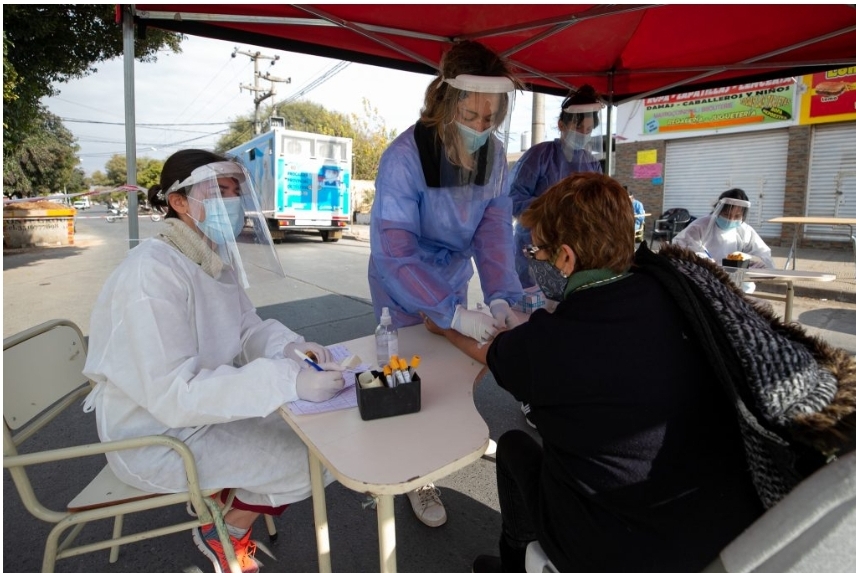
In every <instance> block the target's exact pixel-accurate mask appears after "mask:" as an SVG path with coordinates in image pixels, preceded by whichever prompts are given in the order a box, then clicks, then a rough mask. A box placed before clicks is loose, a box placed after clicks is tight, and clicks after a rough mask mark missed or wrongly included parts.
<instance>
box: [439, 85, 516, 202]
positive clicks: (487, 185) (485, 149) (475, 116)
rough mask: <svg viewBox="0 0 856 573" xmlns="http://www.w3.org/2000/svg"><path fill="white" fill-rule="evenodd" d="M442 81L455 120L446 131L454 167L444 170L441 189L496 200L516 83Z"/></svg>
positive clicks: (504, 172)
mask: <svg viewBox="0 0 856 573" xmlns="http://www.w3.org/2000/svg"><path fill="white" fill-rule="evenodd" d="M443 81H445V82H446V83H447V84H448V85H449V89H448V90H447V94H446V96H445V97H446V99H447V101H448V102H449V105H452V106H454V108H453V113H454V120H453V121H452V123H451V124H450V125H448V126H447V127H446V129H445V137H444V144H445V146H446V151H447V155H448V158H449V160H450V161H451V165H448V166H441V173H440V183H441V186H443V187H457V188H461V189H462V190H466V191H467V192H468V193H467V194H470V195H471V196H472V198H479V197H481V198H483V199H484V198H490V197H496V196H497V195H499V193H500V192H501V190H502V183H503V179H504V178H505V176H506V169H505V168H504V166H505V165H506V150H507V149H508V137H509V132H510V127H511V111H512V109H513V107H514V83H513V82H512V81H511V80H510V79H509V78H507V77H505V76H473V75H460V76H458V77H456V78H446V79H445V80H443Z"/></svg>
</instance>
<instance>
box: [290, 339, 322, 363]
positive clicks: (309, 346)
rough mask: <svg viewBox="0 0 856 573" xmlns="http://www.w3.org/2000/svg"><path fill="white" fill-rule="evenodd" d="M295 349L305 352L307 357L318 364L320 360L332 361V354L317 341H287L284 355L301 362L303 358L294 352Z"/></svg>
mask: <svg viewBox="0 0 856 573" xmlns="http://www.w3.org/2000/svg"><path fill="white" fill-rule="evenodd" d="M295 350H299V351H300V352H302V353H303V354H306V355H307V356H309V358H312V359H313V360H315V362H317V363H319V364H320V363H322V362H333V355H332V354H331V353H330V351H329V350H327V349H326V348H324V347H323V346H321V345H320V344H318V343H317V342H289V343H288V344H286V345H285V350H284V355H285V357H286V358H291V359H292V360H297V361H298V362H300V363H302V362H303V359H302V358H300V357H299V356H298V355H297V354H295V353H294V351H295ZM310 353H311V354H310Z"/></svg>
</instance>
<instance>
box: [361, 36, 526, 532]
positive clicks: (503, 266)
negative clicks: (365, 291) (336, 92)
mask: <svg viewBox="0 0 856 573" xmlns="http://www.w3.org/2000/svg"><path fill="white" fill-rule="evenodd" d="M520 87H521V85H520V83H519V82H518V80H517V79H516V78H515V77H514V76H513V74H512V72H511V70H510V67H509V66H508V64H507V63H506V62H505V60H503V59H502V58H501V57H500V56H498V55H497V54H496V53H494V52H493V51H491V50H489V49H488V48H486V47H485V46H483V45H481V44H479V43H477V42H472V41H464V42H460V43H458V44H455V45H454V46H453V47H452V48H451V49H450V50H449V51H448V52H446V54H445V55H444V56H443V59H442V61H441V63H440V73H439V75H438V76H437V77H436V78H434V80H432V81H431V83H430V84H429V85H428V87H427V89H426V91H425V101H424V105H423V108H422V110H421V117H420V119H419V121H417V122H416V124H415V125H413V126H412V127H410V128H408V129H407V130H406V131H404V133H402V134H401V135H400V136H398V137H397V138H396V139H395V140H394V141H393V142H392V143H391V144H390V146H389V147H388V148H387V149H386V151H384V153H383V156H382V157H381V160H380V164H379V167H378V176H377V180H376V183H375V189H376V190H375V199H374V203H373V205H372V211H371V225H370V241H371V255H370V257H369V265H368V279H369V288H370V290H371V296H372V304H373V306H374V312H375V318H376V319H379V318H380V315H381V312H382V309H383V307H388V308H389V312H390V316H391V317H392V323H393V325H394V326H395V327H396V328H401V327H403V326H409V325H414V324H419V323H421V322H422V317H421V314H420V313H424V314H425V315H427V316H430V317H431V319H432V320H433V321H434V322H436V323H437V324H439V325H442V327H443V328H453V329H455V330H457V331H459V332H461V333H463V334H466V335H467V336H470V337H472V338H475V339H477V340H482V341H487V340H490V339H492V338H493V336H494V335H495V334H496V332H497V331H498V330H500V329H504V328H511V327H514V326H516V325H517V319H516V318H515V316H514V314H513V312H512V311H511V308H510V307H511V305H513V304H514V303H516V302H517V301H518V300H519V299H520V298H521V297H522V294H523V293H522V289H521V287H520V281H519V280H518V279H517V274H516V273H515V272H514V262H513V258H512V254H511V250H512V228H511V218H512V217H511V198H510V197H509V196H508V186H507V179H506V176H507V160H506V147H505V145H504V143H503V141H502V140H501V137H506V136H507V133H508V129H507V123H508V120H509V119H510V116H511V107H512V101H513V95H514V91H515V90H516V89H520ZM473 262H475V266H476V268H477V269H478V274H479V279H480V281H481V287H482V294H483V296H484V302H485V303H486V304H487V306H488V307H489V309H490V313H487V312H482V311H480V310H478V309H469V308H468V301H467V290H468V285H469V281H470V279H471V278H472V276H473V274H474V271H473ZM414 447H418V444H414ZM408 497H409V498H410V501H411V505H412V507H413V509H414V511H415V513H416V515H417V517H418V518H419V519H420V520H421V521H422V522H423V523H425V524H426V525H428V526H431V527H437V526H439V525H442V524H443V523H445V521H446V512H445V509H444V507H443V505H442V503H441V502H440V500H439V498H438V496H437V490H436V488H434V487H433V485H429V486H425V488H420V489H419V490H417V491H414V492H411V493H410V494H408Z"/></svg>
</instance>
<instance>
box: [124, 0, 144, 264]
mask: <svg viewBox="0 0 856 573" xmlns="http://www.w3.org/2000/svg"><path fill="white" fill-rule="evenodd" d="M122 40H123V46H122V49H123V52H124V54H123V56H124V67H125V162H126V166H127V177H128V185H131V186H136V184H137V132H136V102H135V100H134V17H133V14H132V12H131V6H130V5H127V4H125V5H123V6H122ZM139 242H140V222H139V219H138V208H137V192H136V191H128V245H129V248H134V247H136V246H137V243H139Z"/></svg>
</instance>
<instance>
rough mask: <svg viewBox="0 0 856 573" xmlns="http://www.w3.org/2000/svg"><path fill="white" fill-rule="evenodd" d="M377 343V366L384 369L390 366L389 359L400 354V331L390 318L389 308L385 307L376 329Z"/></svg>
mask: <svg viewBox="0 0 856 573" xmlns="http://www.w3.org/2000/svg"><path fill="white" fill-rule="evenodd" d="M375 342H376V344H377V364H378V367H380V368H383V367H384V366H385V365H387V364H389V357H390V356H396V355H397V354H398V330H396V328H395V327H394V326H393V325H392V317H390V316H389V308H387V307H383V311H382V312H381V315H380V324H378V325H377V328H376V329H375Z"/></svg>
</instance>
